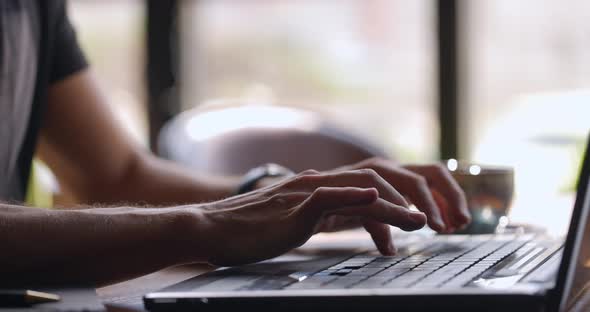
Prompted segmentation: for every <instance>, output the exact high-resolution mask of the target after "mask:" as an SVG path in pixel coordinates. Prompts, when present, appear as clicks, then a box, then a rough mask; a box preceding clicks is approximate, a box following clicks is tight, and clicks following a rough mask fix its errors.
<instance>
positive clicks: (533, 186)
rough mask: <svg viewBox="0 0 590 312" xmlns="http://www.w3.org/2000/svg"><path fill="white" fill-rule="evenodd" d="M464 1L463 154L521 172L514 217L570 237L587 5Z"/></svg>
mask: <svg viewBox="0 0 590 312" xmlns="http://www.w3.org/2000/svg"><path fill="white" fill-rule="evenodd" d="M463 3H465V6H466V7H465V11H464V12H465V13H466V14H465V15H464V16H462V17H463V20H464V21H465V23H464V24H463V25H461V26H460V27H461V28H460V30H461V32H462V38H463V41H462V46H461V48H462V49H463V50H462V51H461V52H465V54H462V55H463V56H464V58H463V60H464V61H465V62H466V63H465V64H463V65H465V66H464V68H466V72H465V74H466V77H465V78H466V79H464V81H462V82H463V84H464V85H463V90H465V91H466V93H465V94H464V95H463V100H464V103H465V106H466V107H465V108H466V110H465V112H466V114H464V116H466V119H465V120H463V122H464V123H463V124H464V125H466V126H467V127H464V128H463V129H468V131H464V130H463V131H462V132H461V133H462V134H463V135H464V142H467V143H468V144H466V145H465V146H466V147H467V150H466V151H465V152H466V153H465V154H466V155H468V156H469V157H470V158H473V159H475V160H479V161H482V162H489V163H504V164H510V165H515V166H516V167H517V171H516V172H517V180H516V182H517V185H516V192H517V194H516V195H517V197H516V201H515V206H514V211H513V218H514V219H516V220H524V221H535V222H537V223H542V224H543V225H546V226H549V227H550V230H555V231H556V232H560V231H563V230H565V227H566V226H567V221H568V219H569V212H568V211H564V210H562V209H560V207H571V200H572V199H573V192H574V185H575V182H576V178H577V174H578V169H579V164H580V160H581V154H582V152H583V148H584V143H585V139H586V137H585V135H586V133H587V131H588V129H589V128H590V57H588V56H589V55H590V2H588V1H585V0H572V1H568V2H567V4H566V3H564V2H560V1H551V0H523V1H510V0H493V1H492V0H484V1H465V2H463ZM461 52H460V53H461Z"/></svg>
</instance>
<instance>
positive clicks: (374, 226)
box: [363, 220, 396, 256]
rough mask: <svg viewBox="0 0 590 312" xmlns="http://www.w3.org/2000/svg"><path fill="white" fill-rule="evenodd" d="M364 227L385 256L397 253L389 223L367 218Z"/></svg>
mask: <svg viewBox="0 0 590 312" xmlns="http://www.w3.org/2000/svg"><path fill="white" fill-rule="evenodd" d="M363 227H364V228H365V230H367V232H369V234H371V238H372V239H373V242H375V246H376V247H377V249H378V250H379V252H380V253H381V254H382V255H384V256H393V255H395V253H396V250H395V246H394V245H393V239H392V238H391V232H390V231H389V225H387V224H383V223H379V222H376V221H373V220H366V221H364V222H363Z"/></svg>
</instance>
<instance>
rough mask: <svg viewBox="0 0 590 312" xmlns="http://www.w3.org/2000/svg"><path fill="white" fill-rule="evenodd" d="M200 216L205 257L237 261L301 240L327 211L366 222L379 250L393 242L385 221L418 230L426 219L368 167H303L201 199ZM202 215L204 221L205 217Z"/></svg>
mask: <svg viewBox="0 0 590 312" xmlns="http://www.w3.org/2000/svg"><path fill="white" fill-rule="evenodd" d="M201 207H203V209H202V210H200V212H202V214H200V217H201V220H200V221H201V222H199V224H201V225H203V224H205V225H204V226H205V231H204V232H203V229H199V233H201V235H203V233H205V235H207V237H204V239H207V240H209V241H210V242H211V243H210V245H209V246H207V249H208V250H209V251H210V253H209V255H210V256H209V258H208V259H207V260H208V261H209V262H211V263H213V264H216V265H238V264H244V263H251V262H256V261H260V260H264V259H268V258H272V257H275V256H278V255H281V254H283V253H285V252H287V251H289V250H291V249H293V248H296V247H299V246H301V245H302V244H304V243H305V242H306V241H307V240H308V239H309V238H310V237H311V236H312V235H313V234H314V233H316V232H317V231H318V229H319V227H320V226H321V225H322V224H323V222H324V221H325V220H326V219H327V218H329V217H330V216H347V217H355V218H358V219H360V220H362V222H364V224H365V228H366V229H367V230H368V231H369V233H370V234H371V236H372V237H373V239H374V241H375V244H376V245H377V248H378V249H379V251H381V253H383V254H386V255H392V254H394V253H395V248H394V246H393V244H392V241H391V235H390V232H389V228H388V225H393V226H396V227H399V228H401V229H403V230H416V229H419V228H422V227H423V226H424V225H425V223H426V216H425V215H424V214H423V213H421V212H414V211H411V210H409V209H408V203H407V201H406V200H405V199H404V197H403V196H402V195H401V194H400V193H398V192H397V191H396V190H395V188H393V187H392V186H391V184H390V183H388V182H387V181H385V180H384V179H383V178H381V176H379V175H378V174H377V173H376V172H375V171H373V170H371V169H360V170H350V171H341V172H330V173H318V172H316V171H306V172H303V173H301V174H299V175H297V176H294V177H291V178H289V179H287V180H284V181H282V182H280V183H278V184H275V185H272V186H269V187H266V188H263V189H259V190H256V191H253V192H250V193H247V194H244V195H241V196H236V197H231V198H228V199H226V200H223V201H219V202H214V203H210V204H204V205H203V206H201ZM203 220H204V221H203Z"/></svg>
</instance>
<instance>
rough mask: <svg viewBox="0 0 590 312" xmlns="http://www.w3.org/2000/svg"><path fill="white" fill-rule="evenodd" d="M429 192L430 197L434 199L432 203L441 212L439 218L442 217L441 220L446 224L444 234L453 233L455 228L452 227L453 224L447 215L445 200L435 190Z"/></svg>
mask: <svg viewBox="0 0 590 312" xmlns="http://www.w3.org/2000/svg"><path fill="white" fill-rule="evenodd" d="M431 192H432V197H433V198H434V201H435V202H436V205H437V206H438V207H439V209H440V211H441V216H442V218H443V220H444V221H445V224H447V227H446V229H445V231H444V233H452V232H454V231H455V226H454V225H453V224H454V223H453V221H452V220H451V217H450V214H449V213H448V210H449V204H448V203H447V201H446V200H445V198H444V197H443V196H442V195H441V194H440V193H439V192H438V191H437V190H435V189H431Z"/></svg>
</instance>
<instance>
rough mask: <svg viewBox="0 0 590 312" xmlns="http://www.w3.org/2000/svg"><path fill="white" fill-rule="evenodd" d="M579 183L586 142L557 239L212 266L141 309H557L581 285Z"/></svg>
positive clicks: (467, 239)
mask: <svg viewBox="0 0 590 312" xmlns="http://www.w3.org/2000/svg"><path fill="white" fill-rule="evenodd" d="M589 140H590V138H589ZM589 176H590V144H588V145H587V149H586V154H585V156H584V162H583V166H582V172H581V174H580V178H579V182H578V190H577V196H576V201H575V205H574V210H573V212H572V217H571V221H570V226H569V230H568V233H567V236H566V237H565V239H552V238H548V237H545V236H539V235H532V234H496V235H439V236H434V237H432V238H429V239H426V240H423V241H421V242H420V241H419V242H417V243H413V244H411V245H408V247H407V248H402V249H401V250H400V251H399V253H398V254H397V255H395V256H391V257H386V256H380V255H378V254H376V253H375V252H371V251H367V252H362V253H357V254H347V255H345V256H342V255H337V256H334V255H325V256H317V257H312V258H310V259H304V260H289V259H287V260H277V259H273V260H269V261H264V262H260V263H256V264H251V265H245V266H239V267H229V268H219V269H217V270H215V271H212V272H209V273H207V274H204V275H201V276H197V277H195V278H192V279H188V280H186V281H184V282H180V283H178V284H176V285H173V286H171V287H168V288H165V289H163V290H161V291H157V292H153V293H149V294H147V295H145V296H144V304H145V307H146V308H147V309H148V310H151V311H185V310H186V311H188V310H194V311H202V310H204V311H209V310H214V311H219V310H229V309H235V310H237V309H246V310H248V311H251V310H250V308H255V309H258V310H268V311H276V310H279V311H285V310H305V309H311V310H312V311H315V310H319V309H322V310H338V311H348V310H355V311H358V310H360V309H367V308H370V309H387V310H392V309H394V310H398V311H413V310H428V311H434V310H436V311H439V310H451V309H452V310H453V311H488V310H493V311H498V310H501V311H512V310H514V311H567V310H570V309H572V307H574V305H575V304H576V302H578V298H581V296H582V295H583V294H584V293H585V291H586V289H587V286H588V284H589V283H588V282H589V281H590V224H589V222H588V218H589V217H590V216H589V213H590V212H589V210H590V194H588V188H589ZM556 209H557V207H556ZM279 259H280V258H279Z"/></svg>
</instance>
